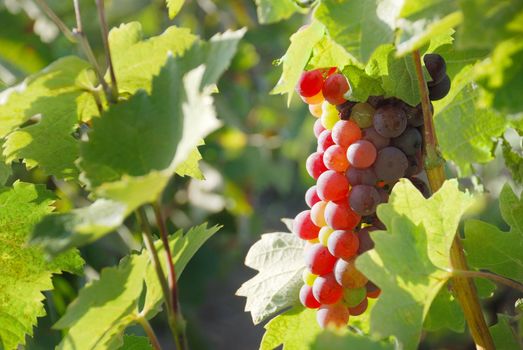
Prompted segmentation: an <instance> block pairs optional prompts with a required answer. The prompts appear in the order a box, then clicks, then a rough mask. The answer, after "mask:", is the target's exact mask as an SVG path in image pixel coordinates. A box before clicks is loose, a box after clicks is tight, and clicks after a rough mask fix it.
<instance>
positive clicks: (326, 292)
mask: <svg viewBox="0 0 523 350" xmlns="http://www.w3.org/2000/svg"><path fill="white" fill-rule="evenodd" d="M312 294H313V295H314V298H316V300H318V301H319V302H320V303H321V304H334V303H337V302H338V301H340V299H341V298H342V296H343V287H342V286H340V285H339V284H338V282H336V279H335V278H334V275H333V274H332V273H329V274H326V275H323V276H318V277H317V278H316V279H315V280H314V284H313V285H312Z"/></svg>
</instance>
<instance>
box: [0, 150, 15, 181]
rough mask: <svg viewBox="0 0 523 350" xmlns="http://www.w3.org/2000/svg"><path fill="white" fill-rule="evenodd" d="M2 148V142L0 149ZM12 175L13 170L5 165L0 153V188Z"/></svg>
mask: <svg viewBox="0 0 523 350" xmlns="http://www.w3.org/2000/svg"><path fill="white" fill-rule="evenodd" d="M1 148H2V142H1V141H0V149H1ZM12 173H13V169H12V168H11V166H10V165H8V164H6V163H5V157H4V155H3V154H2V153H0V186H1V185H4V184H5V183H6V181H7V179H9V177H11V175H12Z"/></svg>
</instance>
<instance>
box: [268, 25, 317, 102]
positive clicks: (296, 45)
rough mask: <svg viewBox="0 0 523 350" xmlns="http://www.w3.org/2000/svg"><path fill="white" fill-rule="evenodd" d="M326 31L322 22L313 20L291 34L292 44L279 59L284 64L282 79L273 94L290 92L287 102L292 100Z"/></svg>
mask: <svg viewBox="0 0 523 350" xmlns="http://www.w3.org/2000/svg"><path fill="white" fill-rule="evenodd" d="M324 31H325V29H324V27H323V25H322V24H321V23H319V22H317V21H313V22H312V23H311V24H310V25H309V26H308V27H306V28H304V29H302V30H299V31H297V32H296V33H294V34H293V35H292V36H291V44H290V45H289V48H288V49H287V52H286V53H285V55H284V56H283V57H282V58H281V59H280V61H279V62H280V64H283V71H282V74H281V77H280V80H279V81H278V83H277V84H276V86H275V87H274V89H272V91H271V93H272V94H288V97H287V104H289V103H290V101H291V98H292V94H293V93H294V89H295V88H296V84H297V83H298V80H299V79H300V76H301V73H302V72H303V70H304V69H305V66H306V65H307V62H308V61H309V58H310V56H311V53H312V49H313V48H314V46H315V45H316V44H317V43H318V42H319V41H320V40H321V39H322V38H323V34H324Z"/></svg>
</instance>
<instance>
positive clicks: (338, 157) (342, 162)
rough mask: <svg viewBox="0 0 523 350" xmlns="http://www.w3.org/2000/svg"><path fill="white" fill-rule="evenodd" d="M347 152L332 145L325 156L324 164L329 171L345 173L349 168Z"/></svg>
mask: <svg viewBox="0 0 523 350" xmlns="http://www.w3.org/2000/svg"><path fill="white" fill-rule="evenodd" d="M346 152H347V151H346V149H345V148H343V147H341V146H338V145H332V146H330V147H329V148H327V150H326V151H325V153H324V154H323V163H324V164H325V166H326V167H327V169H330V170H334V171H337V172H344V171H345V170H347V168H348V167H349V161H348V160H347V155H346Z"/></svg>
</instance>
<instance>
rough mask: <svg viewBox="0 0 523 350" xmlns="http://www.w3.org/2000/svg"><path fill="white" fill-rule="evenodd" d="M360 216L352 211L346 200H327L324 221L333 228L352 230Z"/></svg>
mask: <svg viewBox="0 0 523 350" xmlns="http://www.w3.org/2000/svg"><path fill="white" fill-rule="evenodd" d="M360 219H361V217H360V216H359V215H358V214H356V213H355V212H353V211H352V209H351V208H350V207H349V203H348V202H347V200H344V199H342V200H341V201H336V202H329V203H328V204H327V207H326V208H325V221H326V222H327V225H329V227H331V228H333V229H335V230H352V229H354V228H355V227H356V225H358V223H359V221H360Z"/></svg>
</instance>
